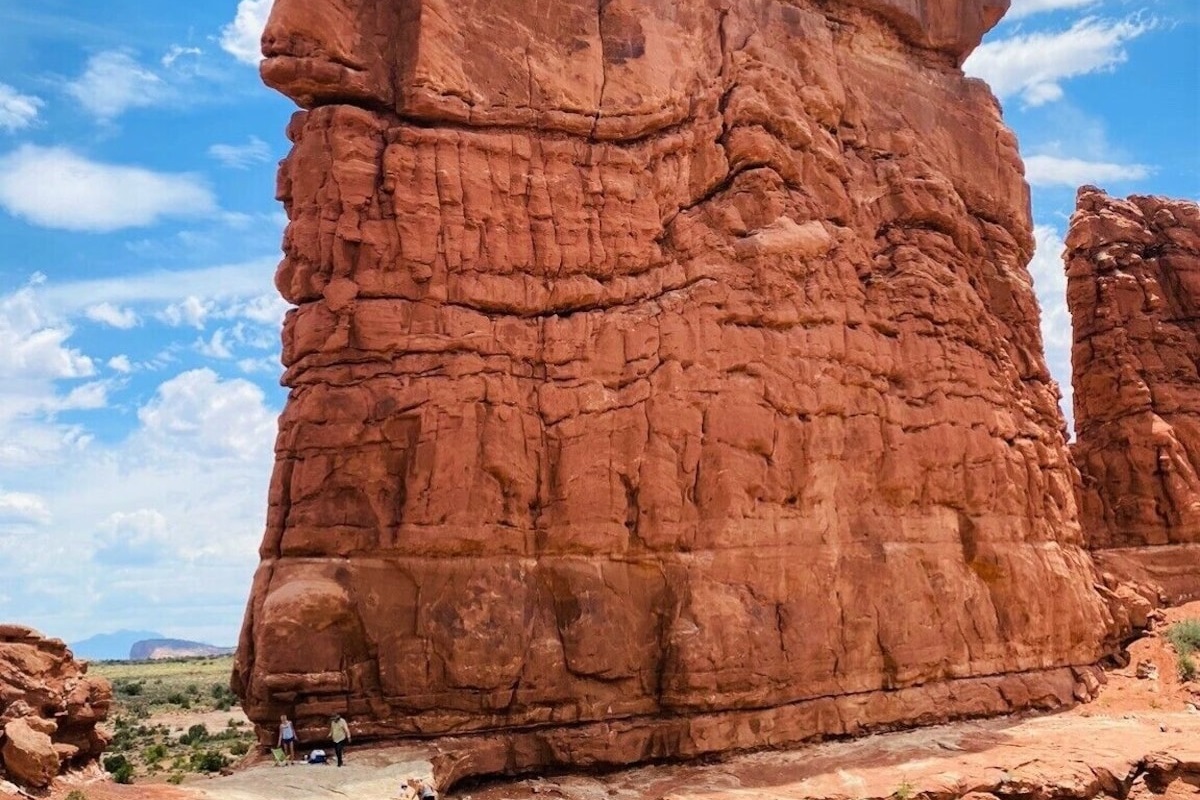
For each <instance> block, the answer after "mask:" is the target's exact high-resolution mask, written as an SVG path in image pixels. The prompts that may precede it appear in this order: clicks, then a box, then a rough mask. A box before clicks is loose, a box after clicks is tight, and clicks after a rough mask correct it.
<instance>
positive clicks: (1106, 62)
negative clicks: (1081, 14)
mask: <svg viewBox="0 0 1200 800" xmlns="http://www.w3.org/2000/svg"><path fill="white" fill-rule="evenodd" d="M1154 26H1155V23H1154V22H1153V21H1144V20H1141V19H1138V18H1133V17H1130V18H1126V19H1123V20H1106V19H1098V18H1096V17H1086V18H1084V19H1081V20H1079V21H1077V22H1076V23H1075V24H1074V25H1072V26H1071V27H1070V28H1069V29H1067V30H1065V31H1060V32H1057V33H1054V32H1047V31H1034V32H1032V33H1018V34H1015V35H1013V36H1010V37H1008V38H1007V39H1000V40H999V41H994V42H986V43H984V44H982V45H980V46H979V48H977V49H976V50H975V52H974V53H972V54H971V56H970V57H969V58H968V59H967V61H966V63H965V64H963V70H964V71H966V72H967V74H969V75H973V76H975V77H977V78H983V79H984V80H985V81H987V82H988V83H989V84H990V85H991V87H992V91H993V92H995V93H996V95H997V96H998V97H1000V98H1001V99H1004V98H1007V97H1013V96H1017V95H1020V96H1021V98H1022V99H1023V100H1024V102H1025V104H1026V105H1027V106H1038V105H1043V104H1045V103H1048V102H1053V101H1055V100H1059V99H1061V98H1062V96H1063V90H1062V82H1063V81H1064V80H1067V79H1069V78H1075V77H1079V76H1080V75H1087V74H1090V73H1093V72H1103V71H1110V70H1112V69H1113V68H1115V67H1116V66H1117V65H1118V64H1121V63H1124V62H1125V60H1126V59H1127V58H1128V56H1127V55H1126V53H1125V48H1124V45H1125V44H1126V43H1127V42H1129V41H1131V40H1133V39H1136V38H1137V37H1139V36H1141V35H1142V34H1143V33H1146V32H1147V31H1149V30H1151V29H1153V28H1154Z"/></svg>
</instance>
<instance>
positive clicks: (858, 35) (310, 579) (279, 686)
mask: <svg viewBox="0 0 1200 800" xmlns="http://www.w3.org/2000/svg"><path fill="white" fill-rule="evenodd" d="M1006 7H1007V2H996V1H995V0H941V1H939V2H925V3H914V2H909V0H853V2H851V1H850V0H844V1H843V2H815V1H813V2H809V1H808V0H793V1H792V2H786V3H785V2H776V1H775V0H744V1H743V2H736V3H729V2H720V1H719V0H711V1H710V0H677V1H676V2H665V0H610V1H609V2H601V3H599V5H597V4H596V3H595V2H587V3H584V2H582V1H581V0H561V1H560V2H556V3H548V2H532V1H531V0H520V2H517V1H516V0H513V1H512V2H508V1H504V2H501V1H500V0H488V2H483V0H464V1H463V2H458V3H445V2H442V1H441V0H338V2H333V1H332V0H331V1H330V2H326V3H321V4H316V3H305V2H302V0H276V3H275V9H274V12H273V15H272V19H271V22H270V24H269V25H268V29H267V32H266V34H265V36H264V48H265V52H266V55H267V56H268V59H267V61H266V62H265V64H264V67H263V75H264V77H265V79H266V80H267V82H268V83H270V84H271V85H272V86H274V87H276V88H278V89H279V90H281V91H283V92H284V93H286V94H288V95H289V96H291V97H293V98H294V99H296V100H297V102H298V103H300V104H301V105H303V106H304V107H306V108H307V109H309V110H307V111H303V112H300V113H298V114H297V115H296V116H295V117H294V119H293V120H292V123H291V125H290V126H289V129H288V133H289V136H290V137H291V139H292V141H293V142H294V148H293V150H292V152H291V154H290V155H289V157H288V158H287V160H286V161H285V162H284V163H283V165H282V167H281V169H280V174H279V197H280V198H281V199H282V200H283V202H284V204H285V206H286V208H287V211H288V215H289V219H290V221H291V222H290V225H289V227H288V230H287V233H286V235H285V242H284V249H285V254H286V255H285V258H284V261H283V263H282V264H281V266H280V269H279V272H278V275H277V284H278V286H279V288H280V291H281V292H282V293H283V295H284V296H285V297H286V298H287V299H288V300H289V301H291V302H293V303H295V304H296V305H297V309H296V310H295V311H294V312H292V313H291V314H290V315H289V317H288V319H287V322H286V324H285V329H284V361H285V364H286V367H287V371H286V374H285V383H286V384H287V385H288V386H289V387H291V394H290V397H289V400H288V404H287V407H286V409H285V411H284V414H283V417H282V420H281V427H280V434H279V440H278V447H277V452H278V460H277V464H276V469H275V474H274V479H273V482H272V489H271V496H270V512H269V522H268V530H267V533H266V537H265V540H264V542H263V546H262V551H261V552H262V559H263V560H262V565H261V567H260V569H259V570H258V573H257V575H256V578H255V582H254V587H253V591H252V596H251V598H250V603H249V608H248V611H247V616H246V622H245V627H244V631H243V636H242V640H241V643H240V645H239V649H238V666H237V672H236V675H235V680H234V683H235V686H236V688H237V689H238V691H239V692H240V693H241V694H242V695H243V696H244V698H245V706H246V709H247V711H248V713H249V714H250V715H251V717H252V718H253V719H254V720H256V721H257V722H259V723H261V724H264V725H269V724H271V723H272V721H273V720H274V719H277V718H278V714H279V713H280V712H281V711H285V710H286V711H288V712H290V713H291V714H292V715H293V716H295V717H296V718H298V719H299V720H300V723H301V728H302V734H303V735H305V736H313V737H316V736H319V735H320V732H321V731H322V730H323V729H324V727H325V723H324V719H323V717H324V715H325V714H327V713H328V712H329V711H332V710H335V709H336V710H339V711H342V712H346V713H347V714H348V717H349V719H350V721H351V724H352V726H353V727H354V729H355V730H356V732H358V733H359V734H360V735H376V736H383V735H439V734H446V733H455V734H470V733H471V732H481V731H495V730H503V731H504V732H505V733H504V734H503V735H494V736H491V737H490V738H488V739H486V747H485V749H488V748H490V749H488V752H487V753H486V754H482V755H479V756H478V758H477V760H476V761H475V762H473V766H469V767H464V770H466V771H468V772H469V771H471V770H477V771H478V770H483V771H486V770H494V769H518V768H522V767H528V766H531V765H539V764H541V765H544V764H552V763H558V764H579V763H598V762H607V763H621V762H627V761H633V760H637V759H639V758H651V757H670V756H680V755H699V754H702V753H706V752H713V751H720V750H723V749H729V748H735V747H752V746H759V745H763V744H782V743H785V742H791V741H797V740H800V739H804V738H807V737H811V736H815V735H821V734H825V733H852V732H857V731H862V730H865V729H867V728H870V727H872V726H887V725H897V724H913V723H919V722H934V721H938V720H942V719H947V718H950V717H953V716H958V715H968V714H984V713H997V712H1000V711H1005V710H1009V709H1012V708H1022V707H1028V706H1038V707H1054V706H1057V705H1062V704H1065V703H1069V702H1072V701H1073V698H1080V697H1087V696H1088V694H1089V693H1090V691H1091V690H1092V689H1093V688H1094V682H1092V678H1091V675H1090V674H1089V673H1087V672H1086V671H1081V670H1072V669H1071V668H1072V667H1079V666H1081V665H1088V664H1092V663H1094V662H1095V661H1096V660H1097V659H1098V658H1099V657H1100V656H1101V654H1102V652H1103V650H1104V646H1105V645H1104V639H1105V637H1106V636H1107V635H1108V634H1109V633H1111V629H1112V621H1111V618H1110V616H1109V612H1108V611H1107V609H1106V608H1105V607H1104V605H1103V603H1102V602H1101V600H1100V598H1099V596H1098V595H1097V594H1096V592H1095V590H1094V589H1093V571H1092V566H1091V562H1090V560H1089V558H1088V556H1087V555H1086V553H1085V551H1084V550H1083V549H1082V547H1081V543H1082V541H1081V534H1080V529H1079V526H1078V523H1077V511H1076V506H1075V497H1074V493H1073V474H1072V472H1071V471H1070V468H1069V465H1068V460H1067V452H1066V447H1065V444H1064V437H1063V424H1062V419H1061V415H1060V414H1059V412H1058V410H1057V405H1056V401H1057V390H1056V388H1055V386H1054V384H1053V382H1052V381H1051V379H1050V377H1049V375H1048V373H1047V370H1046V366H1045V363H1044V360H1043V356H1042V347H1041V342H1040V338H1039V333H1038V322H1037V320H1038V310H1037V305H1036V302H1035V299H1034V295H1033V292H1032V289H1031V281H1030V277H1029V274H1028V272H1027V270H1026V264H1027V262H1028V260H1029V257H1030V253H1031V250H1032V239H1031V236H1030V227H1031V226H1030V218H1029V200H1028V193H1027V187H1026V185H1025V183H1024V181H1023V179H1022V170H1021V164H1020V161H1019V158H1018V155H1017V150H1016V145H1015V142H1014V139H1013V136H1012V135H1011V133H1010V132H1009V131H1007V130H1006V129H1005V128H1004V126H1003V124H1002V123H1001V120H1000V114H999V109H998V107H997V104H996V102H995V101H994V99H993V98H992V96H991V94H990V93H989V91H988V89H987V87H986V86H984V85H983V84H982V83H979V82H977V81H972V80H968V79H966V78H964V77H963V75H962V73H961V72H960V71H959V69H958V67H957V65H958V64H959V63H960V62H961V60H962V58H963V57H964V56H965V54H966V53H967V52H968V51H969V50H970V49H971V47H973V46H974V45H975V44H977V43H978V40H979V37H980V36H981V35H982V33H983V31H984V30H985V29H986V28H987V27H988V26H990V25H991V24H994V22H995V21H996V20H997V19H998V18H999V16H1000V14H1001V13H1002V12H1003V10H1004V9H1005V8H1006Z"/></svg>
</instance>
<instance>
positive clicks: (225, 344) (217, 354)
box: [196, 328, 233, 359]
mask: <svg viewBox="0 0 1200 800" xmlns="http://www.w3.org/2000/svg"><path fill="white" fill-rule="evenodd" d="M228 336H229V332H228V331H227V330H225V329H224V328H219V329H218V330H215V331H213V335H212V336H211V337H209V338H208V339H200V340H198V341H197V342H196V352H198V353H200V354H201V355H205V356H208V357H209V358H220V359H226V358H233V351H232V350H230V349H229V341H228Z"/></svg>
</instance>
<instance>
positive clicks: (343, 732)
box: [329, 714, 350, 767]
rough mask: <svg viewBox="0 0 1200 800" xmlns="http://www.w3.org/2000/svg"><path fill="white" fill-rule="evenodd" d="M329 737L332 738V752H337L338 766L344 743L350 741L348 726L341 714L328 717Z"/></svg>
mask: <svg viewBox="0 0 1200 800" xmlns="http://www.w3.org/2000/svg"><path fill="white" fill-rule="evenodd" d="M329 738H330V739H332V740H333V752H334V753H336V754H337V765H338V766H339V767H340V766H341V765H342V754H343V753H344V752H345V750H346V745H348V744H349V743H350V726H349V725H347V724H346V720H344V719H342V715H341V714H334V715H332V716H331V717H330V718H329Z"/></svg>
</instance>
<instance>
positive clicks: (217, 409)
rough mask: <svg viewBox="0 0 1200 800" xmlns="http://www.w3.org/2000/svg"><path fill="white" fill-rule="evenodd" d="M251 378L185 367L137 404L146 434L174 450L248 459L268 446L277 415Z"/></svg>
mask: <svg viewBox="0 0 1200 800" xmlns="http://www.w3.org/2000/svg"><path fill="white" fill-rule="evenodd" d="M263 400H264V395H263V392H262V390H261V389H259V388H258V387H257V386H255V385H254V384H253V383H250V382H249V381H245V380H242V379H240V378H234V379H232V380H228V381H222V380H221V379H220V378H219V377H218V376H217V374H216V373H215V372H213V371H212V370H210V369H196V370H191V371H190V372H184V373H182V374H181V375H178V376H176V377H175V378H172V379H171V380H169V381H167V382H166V383H164V384H162V385H161V386H159V387H158V392H157V394H156V395H155V396H154V399H153V400H151V401H150V402H149V403H147V404H146V405H145V406H143V407H142V408H141V409H139V410H138V419H139V420H140V421H141V423H142V428H143V435H144V436H145V437H147V440H148V441H151V442H160V443H164V444H165V445H166V446H167V447H168V448H170V449H171V450H173V451H174V450H178V449H179V448H181V447H182V448H184V449H185V450H186V451H187V452H190V453H194V454H200V455H209V456H212V455H216V456H225V457H233V458H236V459H239V460H249V459H253V458H255V457H260V456H261V455H262V454H263V452H264V450H265V449H269V446H270V443H271V442H272V441H273V439H274V435H275V415H274V414H272V413H270V412H268V411H267V409H266V406H265V405H264V402H263Z"/></svg>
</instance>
